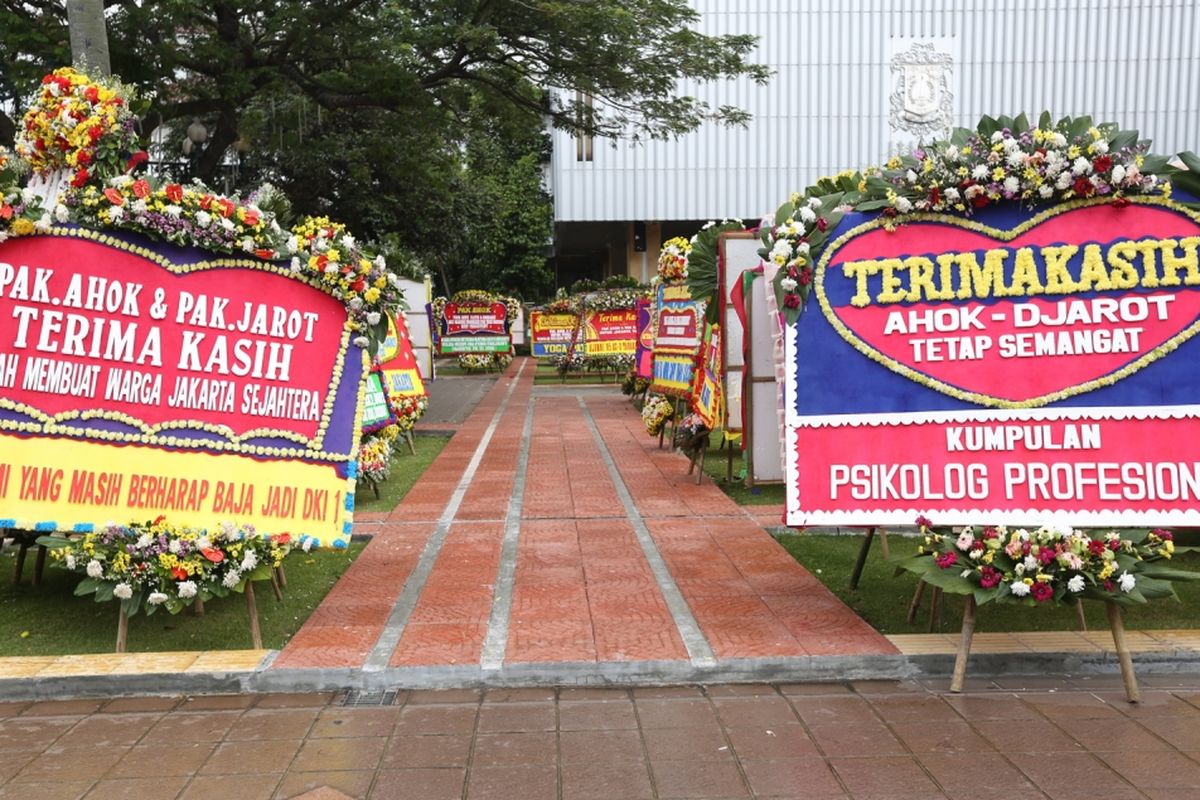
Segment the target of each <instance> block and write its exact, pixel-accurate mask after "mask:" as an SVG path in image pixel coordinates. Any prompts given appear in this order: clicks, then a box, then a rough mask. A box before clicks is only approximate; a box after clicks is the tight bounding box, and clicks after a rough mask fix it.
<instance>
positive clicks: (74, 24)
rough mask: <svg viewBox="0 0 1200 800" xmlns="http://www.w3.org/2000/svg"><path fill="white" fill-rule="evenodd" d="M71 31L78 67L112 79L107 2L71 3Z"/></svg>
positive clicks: (76, 0) (79, 0)
mask: <svg viewBox="0 0 1200 800" xmlns="http://www.w3.org/2000/svg"><path fill="white" fill-rule="evenodd" d="M67 27H68V28H70V31H71V61H72V62H73V63H74V65H75V66H76V67H78V68H80V69H83V68H87V69H90V70H93V71H96V72H99V73H100V74H101V75H111V74H112V65H111V63H110V62H109V59H108V31H107V29H106V28H105V26H104V0H67Z"/></svg>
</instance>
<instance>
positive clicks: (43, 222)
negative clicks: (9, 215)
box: [33, 211, 54, 233]
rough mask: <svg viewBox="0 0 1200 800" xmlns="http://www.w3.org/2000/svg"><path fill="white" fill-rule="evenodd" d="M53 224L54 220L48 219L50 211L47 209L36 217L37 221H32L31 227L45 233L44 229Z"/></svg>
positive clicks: (46, 229)
mask: <svg viewBox="0 0 1200 800" xmlns="http://www.w3.org/2000/svg"><path fill="white" fill-rule="evenodd" d="M53 224H54V221H53V220H52V219H50V212H49V211H47V212H46V213H44V214H42V215H41V216H40V217H38V220H37V222H35V223H33V229H34V230H35V231H38V232H39V233H45V232H46V231H48V230H50V226H51V225H53Z"/></svg>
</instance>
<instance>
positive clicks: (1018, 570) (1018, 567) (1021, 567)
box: [1013, 563, 1025, 575]
mask: <svg viewBox="0 0 1200 800" xmlns="http://www.w3.org/2000/svg"><path fill="white" fill-rule="evenodd" d="M1013 572H1015V573H1017V575H1024V574H1025V565H1024V564H1021V563H1018V564H1017V565H1016V566H1015V567H1013Z"/></svg>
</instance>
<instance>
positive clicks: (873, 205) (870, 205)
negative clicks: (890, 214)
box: [854, 200, 891, 211]
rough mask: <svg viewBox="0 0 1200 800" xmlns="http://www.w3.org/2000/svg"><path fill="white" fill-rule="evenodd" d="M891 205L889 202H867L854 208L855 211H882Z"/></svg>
mask: <svg viewBox="0 0 1200 800" xmlns="http://www.w3.org/2000/svg"><path fill="white" fill-rule="evenodd" d="M890 205H891V202H890V201H888V200H866V201H864V202H861V203H859V204H858V205H857V206H855V207H854V210H855V211H880V210H882V209H885V208H887V207H888V206H890Z"/></svg>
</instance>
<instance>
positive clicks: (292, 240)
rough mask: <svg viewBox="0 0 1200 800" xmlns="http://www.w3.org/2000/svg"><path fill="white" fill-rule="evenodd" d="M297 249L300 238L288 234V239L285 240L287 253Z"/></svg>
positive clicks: (289, 253)
mask: <svg viewBox="0 0 1200 800" xmlns="http://www.w3.org/2000/svg"><path fill="white" fill-rule="evenodd" d="M299 249H300V240H299V239H297V238H296V237H295V236H289V237H288V240H287V251H288V255H291V254H292V253H295V252H296V251H297V250H299Z"/></svg>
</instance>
